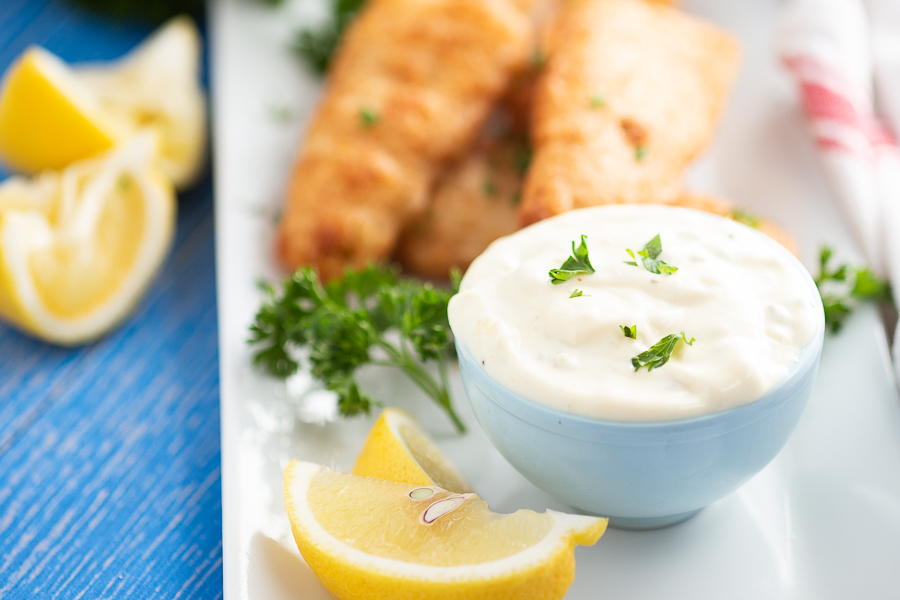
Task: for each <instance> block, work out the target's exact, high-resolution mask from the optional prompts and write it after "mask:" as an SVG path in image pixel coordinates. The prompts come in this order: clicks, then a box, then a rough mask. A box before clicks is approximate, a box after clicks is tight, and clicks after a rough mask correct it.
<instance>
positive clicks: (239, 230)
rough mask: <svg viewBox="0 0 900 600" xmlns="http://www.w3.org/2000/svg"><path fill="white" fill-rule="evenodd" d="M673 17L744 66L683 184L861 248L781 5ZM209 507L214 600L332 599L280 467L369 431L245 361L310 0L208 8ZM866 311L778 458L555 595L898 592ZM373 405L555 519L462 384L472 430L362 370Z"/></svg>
mask: <svg viewBox="0 0 900 600" xmlns="http://www.w3.org/2000/svg"><path fill="white" fill-rule="evenodd" d="M685 4H686V6H685V9H686V10H688V11H690V12H693V13H696V14H699V15H702V16H705V17H707V18H709V19H711V20H712V21H714V22H716V23H718V24H720V25H721V26H723V27H725V28H727V29H729V30H731V31H733V32H734V33H735V34H736V35H738V36H739V37H740V38H741V40H742V42H743V47H744V65H743V70H742V72H741V76H740V80H739V81H738V83H737V85H736V88H735V90H734V93H733V96H732V101H731V104H730V106H729V108H728V111H727V114H726V115H725V118H724V121H723V124H722V127H721V130H720V132H719V136H718V138H717V141H716V143H715V145H714V147H713V148H712V150H711V151H710V152H709V153H708V154H707V155H706V156H705V157H704V158H703V159H702V160H701V161H700V162H699V163H698V164H697V165H696V166H695V168H694V169H693V171H692V174H691V182H692V187H693V188H695V189H697V190H702V191H709V192H714V193H718V194H721V195H723V196H725V197H728V198H731V199H733V200H736V201H738V202H740V203H742V204H744V205H745V206H747V207H748V208H750V209H752V210H754V211H756V212H759V213H761V214H763V215H766V216H769V217H772V218H774V219H775V220H776V221H778V222H780V223H782V224H785V225H787V226H788V227H789V228H790V229H791V230H792V231H793V232H794V234H795V235H796V237H797V238H798V241H799V244H800V249H801V252H802V258H803V259H804V262H805V263H806V264H807V265H808V266H810V267H812V268H815V260H816V256H817V247H818V246H819V244H821V243H823V242H827V243H829V244H830V245H832V246H834V247H835V248H837V249H838V253H839V254H840V255H841V257H842V258H849V259H851V260H852V259H857V258H858V257H859V256H860V254H859V252H858V249H857V248H856V246H855V245H854V243H853V241H852V239H851V237H850V234H849V232H848V230H847V228H846V227H845V225H844V222H843V219H842V216H841V214H840V211H839V210H838V207H837V204H836V202H835V200H834V199H833V198H832V196H831V195H830V193H829V191H828V189H827V186H826V185H825V182H824V176H823V172H822V170H821V169H820V168H819V165H818V163H817V162H816V157H815V154H814V152H813V147H812V145H811V142H810V141H809V137H808V135H807V133H806V131H805V128H804V122H803V119H802V116H801V114H800V110H799V108H798V104H797V99H796V96H795V93H794V90H793V87H792V85H791V83H790V81H789V80H788V78H787V76H786V75H785V74H784V73H783V72H782V70H781V68H780V67H779V65H778V63H777V60H776V58H775V54H774V51H773V49H772V39H771V38H772V36H773V33H774V27H775V22H776V19H777V15H778V10H779V8H780V4H779V2H778V0H742V1H737V0H691V1H688V2H686V3H685ZM210 11H211V19H210V27H211V41H212V46H211V50H212V67H213V73H212V75H213V94H212V95H213V109H214V149H215V190H216V227H217V228H216V235H217V273H218V295H219V339H220V342H219V349H220V361H221V371H220V374H221V394H222V400H221V412H222V495H223V501H222V506H223V529H224V533H223V535H224V542H223V552H224V573H225V598H226V600H238V599H241V600H243V599H250V600H288V599H327V598H330V595H329V594H328V592H326V591H325V590H324V588H323V587H322V586H321V585H320V584H319V582H318V581H317V580H316V578H315V576H314V575H313V574H312V573H311V572H310V570H309V568H308V567H307V566H306V565H305V563H304V562H303V560H302V559H301V558H300V556H299V553H298V552H297V549H296V546H295V545H294V542H293V539H292V538H291V533H290V527H289V524H288V521H287V517H286V516H285V514H284V509H283V506H282V491H281V490H282V487H281V481H282V479H281V478H282V470H283V468H284V467H285V465H286V464H287V462H288V460H289V459H291V458H300V459H305V460H311V461H316V462H319V463H322V464H326V465H329V466H332V467H335V468H339V469H345V470H346V469H349V468H350V467H351V466H352V462H353V459H354V457H355V455H356V453H357V451H358V450H359V448H360V446H361V445H362V441H363V438H364V436H365V433H366V431H367V430H368V428H369V426H370V425H371V423H372V421H373V418H369V419H359V420H354V421H342V422H337V423H330V424H327V425H316V424H307V423H305V422H304V419H306V416H307V413H308V412H309V409H310V405H311V404H314V403H315V402H316V401H318V400H321V397H320V396H316V395H312V396H305V397H304V396H303V395H302V394H303V391H304V390H305V389H306V387H307V384H308V381H304V378H303V376H300V377H298V378H295V379H294V380H293V381H292V382H291V383H290V384H289V385H287V384H285V383H284V382H279V381H276V380H273V379H271V378H268V377H266V376H264V375H261V374H260V373H258V372H256V371H254V370H253V369H252V368H251V366H250V356H251V355H250V352H249V350H248V348H247V346H246V344H245V340H246V338H247V328H248V326H249V324H250V323H251V321H252V319H253V316H254V314H255V311H256V310H257V308H258V305H259V302H260V296H259V292H258V290H257V287H256V282H257V281H259V280H260V279H266V280H270V281H274V280H276V279H277V278H279V277H280V276H281V275H282V273H281V272H280V271H279V269H278V267H277V265H276V264H275V262H274V260H273V257H272V251H271V249H272V237H273V230H274V223H275V220H276V219H277V215H278V214H280V211H281V204H282V190H283V186H284V182H285V180H286V177H287V173H288V169H289V166H290V163H291V160H292V157H293V155H294V152H295V151H296V148H297V144H298V142H299V140H300V138H301V132H302V130H303V126H304V123H305V121H306V119H307V117H308V116H309V114H310V112H311V111H312V110H313V108H314V106H315V103H316V100H317V95H318V92H319V89H320V84H319V82H318V81H317V80H316V79H315V78H314V77H313V76H312V75H311V74H309V73H308V72H307V71H306V70H305V69H304V67H303V66H302V65H301V64H300V62H299V61H298V59H297V58H296V56H294V55H293V54H292V52H291V50H290V48H289V46H290V42H291V39H292V36H293V32H294V30H295V29H296V28H297V27H298V26H299V25H301V24H302V23H305V22H309V21H310V20H315V19H318V18H321V16H322V15H323V14H324V3H323V2H321V1H320V0H292V1H289V2H286V3H284V5H282V6H281V7H279V8H276V9H273V8H270V7H268V6H267V5H266V4H265V3H263V2H257V1H254V0H214V1H213V2H212V3H211V8H210ZM891 373H892V371H891V369H890V367H889V362H888V352H887V345H886V342H885V336H884V332H883V329H882V327H881V324H880V321H879V317H878V315H877V314H876V312H875V311H874V310H872V309H866V310H862V311H860V312H859V314H857V315H855V316H854V317H853V318H852V319H851V320H850V322H849V324H848V325H847V327H846V328H845V329H844V331H843V332H842V333H841V334H840V335H838V336H833V337H830V338H829V339H828V340H826V346H825V351H824V354H823V357H822V363H821V368H820V372H819V378H818V382H817V384H816V390H815V393H814V395H813V398H812V400H811V402H810V405H809V408H808V409H807V411H806V413H805V414H804V416H803V419H802V421H801V423H800V426H799V427H798V429H797V431H796V433H795V434H794V436H793V437H792V439H791V441H790V442H789V443H788V445H787V447H786V448H785V449H784V451H783V452H782V453H781V454H780V455H779V456H778V458H777V459H776V460H775V461H774V462H773V463H772V464H771V465H770V466H769V467H767V468H766V469H765V470H764V471H763V472H762V473H760V474H759V475H758V476H757V477H755V478H754V479H753V480H751V481H750V482H749V483H747V484H746V485H745V486H744V487H742V488H741V489H740V490H738V491H737V492H736V493H734V494H732V495H731V496H729V497H727V498H725V499H724V500H721V501H720V502H717V503H715V504H713V505H712V506H710V507H708V508H707V509H706V510H704V511H703V512H701V513H700V514H699V515H698V516H697V517H695V518H694V519H691V520H690V521H688V522H686V523H683V524H681V525H677V526H675V527H671V528H668V529H664V530H659V531H653V532H641V533H636V532H626V531H616V530H610V531H609V533H607V535H606V536H605V537H604V538H603V539H601V540H600V542H599V543H598V544H597V545H596V546H594V547H592V548H580V549H579V550H578V551H577V554H576V556H577V560H578V563H577V565H578V566H577V575H576V579H575V583H574V585H573V586H572V588H571V590H570V592H569V593H568V595H567V596H566V598H569V599H589V598H590V599H592V600H593V599H595V598H615V599H617V600H627V599H632V598H634V599H642V600H650V599H665V600H669V599H680V598H690V599H693V600H706V599H709V600H721V599H729V600H741V599H758V598H767V599H773V600H780V599H807V598H809V599H817V600H818V599H821V600H827V599H850V598H852V599H858V598H864V599H866V600H879V599H892V600H895V599H896V598H900V568H898V567H900V401H898V396H897V393H896V391H895V385H894V380H893V376H892V374H891ZM369 381H370V384H371V386H372V387H373V389H374V390H375V393H376V394H378V395H380V396H381V397H384V398H397V399H398V402H399V403H400V404H401V405H402V406H405V407H406V408H407V409H408V410H411V411H412V412H414V413H415V414H416V415H417V416H418V417H419V419H420V420H421V421H422V422H423V423H424V424H425V426H426V427H427V428H428V429H430V430H431V431H432V433H433V434H434V435H435V436H436V437H437V439H438V441H439V443H440V445H441V446H442V447H443V448H444V449H445V451H446V452H447V454H448V455H449V456H450V457H451V458H452V459H453V460H454V461H455V463H456V464H457V465H458V466H459V467H460V469H461V470H462V471H463V473H464V474H465V475H466V476H467V478H468V479H469V481H470V482H471V483H472V484H473V486H474V487H475V489H476V490H478V491H479V493H480V495H481V496H482V497H483V498H485V499H486V500H487V501H488V502H489V504H490V505H491V507H492V508H493V509H494V510H498V511H501V512H510V511H513V510H515V509H518V508H532V509H535V510H543V509H545V508H553V509H562V510H565V507H564V506H561V505H560V504H559V503H557V502H556V501H554V500H553V499H551V498H550V497H549V496H547V495H546V494H545V493H544V492H542V491H540V490H538V489H536V488H535V487H534V486H532V485H531V484H529V483H528V482H527V481H525V480H524V479H523V478H522V477H521V476H520V475H519V474H518V473H517V472H516V471H514V470H513V469H512V467H510V466H509V464H508V463H507V462H506V461H505V459H503V458H502V457H501V456H500V454H499V453H498V452H497V451H496V450H495V449H494V448H493V447H492V446H491V445H490V444H489V442H488V441H487V439H486V437H485V436H484V434H483V433H482V432H481V430H480V429H479V427H478V424H477V423H476V422H475V420H474V418H473V416H472V413H471V411H470V410H469V407H468V404H467V402H466V399H465V395H464V392H463V390H462V386H461V384H460V382H459V378H458V373H456V374H454V377H453V381H452V388H453V392H454V396H455V402H456V406H457V408H458V410H459V411H460V413H461V414H462V416H463V419H464V420H465V422H466V423H467V424H468V425H469V429H470V433H469V434H467V435H466V436H464V437H457V436H455V435H453V434H452V430H451V427H450V425H449V424H448V422H447V421H446V420H445V419H444V417H443V416H442V415H441V414H440V413H439V412H438V411H437V410H436V409H434V408H432V407H431V406H430V405H429V404H428V402H427V401H426V400H423V399H421V398H419V397H417V394H416V392H415V390H414V389H412V388H411V387H410V386H409V385H406V384H405V383H404V382H403V381H401V380H399V379H397V378H395V377H392V376H388V375H385V374H382V373H372V374H371V377H369Z"/></svg>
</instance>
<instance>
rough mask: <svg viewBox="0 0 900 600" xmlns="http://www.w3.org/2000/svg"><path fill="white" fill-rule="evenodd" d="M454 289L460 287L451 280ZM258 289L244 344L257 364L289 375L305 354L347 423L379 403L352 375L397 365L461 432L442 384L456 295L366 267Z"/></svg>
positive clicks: (303, 273) (302, 273)
mask: <svg viewBox="0 0 900 600" xmlns="http://www.w3.org/2000/svg"><path fill="white" fill-rule="evenodd" d="M453 287H454V289H456V288H457V287H458V276H456V275H454V286H453ZM263 291H264V292H265V294H266V298H265V300H264V301H263V304H262V307H261V308H260V310H259V312H258V313H257V315H256V320H255V321H254V323H253V325H252V326H251V327H250V332H251V335H250V339H249V342H248V343H249V344H250V345H251V346H253V347H254V348H255V352H254V363H255V364H256V365H257V366H259V367H261V368H263V369H265V370H266V371H268V372H269V373H271V374H272V375H275V376H277V377H282V378H284V377H288V376H290V375H291V374H293V373H295V372H296V371H297V369H298V368H299V366H300V365H299V363H298V360H297V358H295V356H296V352H295V349H296V348H301V347H303V348H306V349H307V351H308V353H309V365H310V372H311V374H312V376H313V377H315V378H316V379H318V380H319V381H320V382H322V384H323V385H324V386H325V388H326V389H329V390H331V391H333V392H336V393H337V395H338V412H339V413H340V414H341V415H342V416H345V417H350V416H354V415H357V414H361V413H362V414H368V413H369V411H370V410H371V408H372V406H373V405H374V406H380V405H381V403H380V402H378V401H377V400H375V399H373V398H371V397H370V396H368V395H367V394H366V393H365V392H363V391H362V390H361V389H360V386H359V384H358V382H357V380H356V370H357V369H358V368H360V367H362V366H364V365H377V366H385V367H395V368H398V369H400V370H401V371H403V373H405V374H406V375H407V376H408V377H409V378H410V379H411V380H412V382H413V383H415V384H416V385H417V386H418V387H419V388H420V389H421V390H422V391H423V392H425V393H426V394H427V395H428V396H429V397H431V398H432V399H433V400H434V401H435V402H436V403H437V404H438V406H440V408H441V409H443V410H444V412H446V413H447V415H448V416H449V417H450V419H451V420H452V421H453V424H454V425H455V426H456V428H457V429H458V430H459V431H460V432H464V431H465V429H466V428H465V426H464V425H463V423H462V421H461V420H460V418H459V416H458V415H457V414H456V412H455V411H454V409H453V405H452V403H451V399H450V393H449V388H448V384H447V360H448V358H450V357H451V356H452V352H453V342H452V336H451V333H450V325H449V323H448V320H447V303H448V302H449V301H450V297H451V296H452V295H453V293H454V290H444V289H439V288H435V287H434V286H433V285H431V284H430V283H427V282H426V283H423V282H419V281H415V280H412V279H400V278H399V277H398V272H397V270H396V269H394V268H391V267H379V266H369V267H367V268H365V269H363V270H360V271H353V270H349V271H347V272H346V274H345V276H344V277H343V279H338V280H334V281H331V282H329V283H327V284H323V283H321V282H320V281H319V278H318V276H317V275H316V273H315V271H313V270H312V269H310V268H303V269H300V270H299V271H297V272H296V273H294V274H293V275H292V276H291V277H289V278H287V279H285V280H284V282H283V283H282V285H281V290H280V292H279V291H276V290H275V289H274V288H273V287H272V286H269V285H264V286H263ZM391 332H394V335H393V336H392V335H391ZM396 334H399V339H397V337H398V336H397V335H396ZM394 340H396V341H394ZM428 362H435V363H436V364H437V369H438V374H439V379H438V380H436V379H435V378H434V377H432V375H431V374H430V373H429V372H428V371H427V370H426V369H425V367H424V364H425V363H428Z"/></svg>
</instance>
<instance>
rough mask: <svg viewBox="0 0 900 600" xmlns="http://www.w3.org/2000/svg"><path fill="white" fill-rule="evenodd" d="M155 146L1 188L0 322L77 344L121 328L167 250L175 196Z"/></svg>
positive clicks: (152, 139) (138, 139) (138, 140)
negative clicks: (158, 162)
mask: <svg viewBox="0 0 900 600" xmlns="http://www.w3.org/2000/svg"><path fill="white" fill-rule="evenodd" d="M156 144H157V141H156V136H155V135H154V134H152V133H146V134H140V135H137V136H135V137H134V138H132V140H131V141H130V142H128V143H127V144H126V145H124V146H122V147H121V148H115V149H114V150H112V151H110V152H109V153H108V154H104V155H101V156H98V157H97V158H94V159H90V160H85V161H80V162H76V163H73V164H72V165H70V166H69V167H67V168H66V169H65V170H64V171H62V172H61V173H60V172H50V171H48V172H46V173H44V174H42V175H40V176H39V177H38V178H36V179H34V180H27V179H25V178H22V177H13V178H10V179H8V180H7V181H5V182H4V183H3V184H2V185H0V316H2V317H4V318H5V319H7V320H8V321H10V322H11V323H13V324H14V325H16V326H18V327H19V328H21V329H23V330H24V331H26V332H30V333H32V334H34V335H36V336H37V337H40V338H42V339H44V340H47V341H50V342H55V343H59V344H67V345H71V344H78V343H82V342H85V341H88V340H91V339H93V338H96V337H98V336H100V335H102V334H103V333H104V332H106V331H107V330H108V329H110V328H111V327H112V326H113V325H115V324H116V323H117V322H118V321H120V320H121V319H122V318H124V317H125V316H126V315H127V314H128V312H129V311H130V309H131V307H132V306H133V305H134V304H135V302H137V300H138V298H139V297H140V295H141V293H142V292H143V290H144V289H145V288H146V286H147V285H148V284H149V282H150V280H151V278H152V277H153V275H154V273H155V272H156V271H157V269H158V268H159V265H160V263H161V262H162V260H163V259H164V258H165V256H166V253H167V251H168V249H169V246H170V245H171V241H172V234H173V231H174V216H175V192H174V190H173V189H172V186H171V184H170V183H169V182H168V180H167V179H166V178H165V177H164V176H163V175H162V174H161V173H160V172H159V170H158V169H157V168H156V167H155V166H154V163H155V161H156V154H157V150H156Z"/></svg>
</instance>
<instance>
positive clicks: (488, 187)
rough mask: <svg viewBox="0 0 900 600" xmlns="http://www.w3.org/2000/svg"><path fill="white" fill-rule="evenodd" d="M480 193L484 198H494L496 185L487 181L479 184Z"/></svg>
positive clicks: (489, 180)
mask: <svg viewBox="0 0 900 600" xmlns="http://www.w3.org/2000/svg"><path fill="white" fill-rule="evenodd" d="M481 191H482V192H484V195H485V196H489V197H490V196H496V195H497V184H496V183H494V181H493V180H491V179H488V180H487V181H485V182H484V183H483V184H481Z"/></svg>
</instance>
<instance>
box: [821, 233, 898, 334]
mask: <svg viewBox="0 0 900 600" xmlns="http://www.w3.org/2000/svg"><path fill="white" fill-rule="evenodd" d="M832 255H833V251H832V250H831V248H829V247H828V246H822V247H821V248H820V249H819V276H818V277H816V279H815V281H816V287H817V288H818V289H819V295H820V296H821V297H822V306H823V307H824V309H825V326H826V327H827V328H828V329H829V330H830V331H831V332H832V333H837V332H838V331H840V330H841V327H843V326H844V323H845V322H846V320H847V318H848V317H849V316H850V314H851V313H852V312H853V310H854V309H855V308H856V307H858V306H859V305H860V304H861V303H863V302H884V303H890V302H892V301H893V300H892V298H893V296H892V293H891V286H890V284H889V283H888V282H887V281H885V280H883V279H881V278H880V277H878V276H877V275H875V273H873V272H872V270H871V269H869V268H868V267H851V266H850V265H846V264H841V265H838V266H837V267H834V268H832V267H831V266H830V263H831V258H832Z"/></svg>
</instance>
